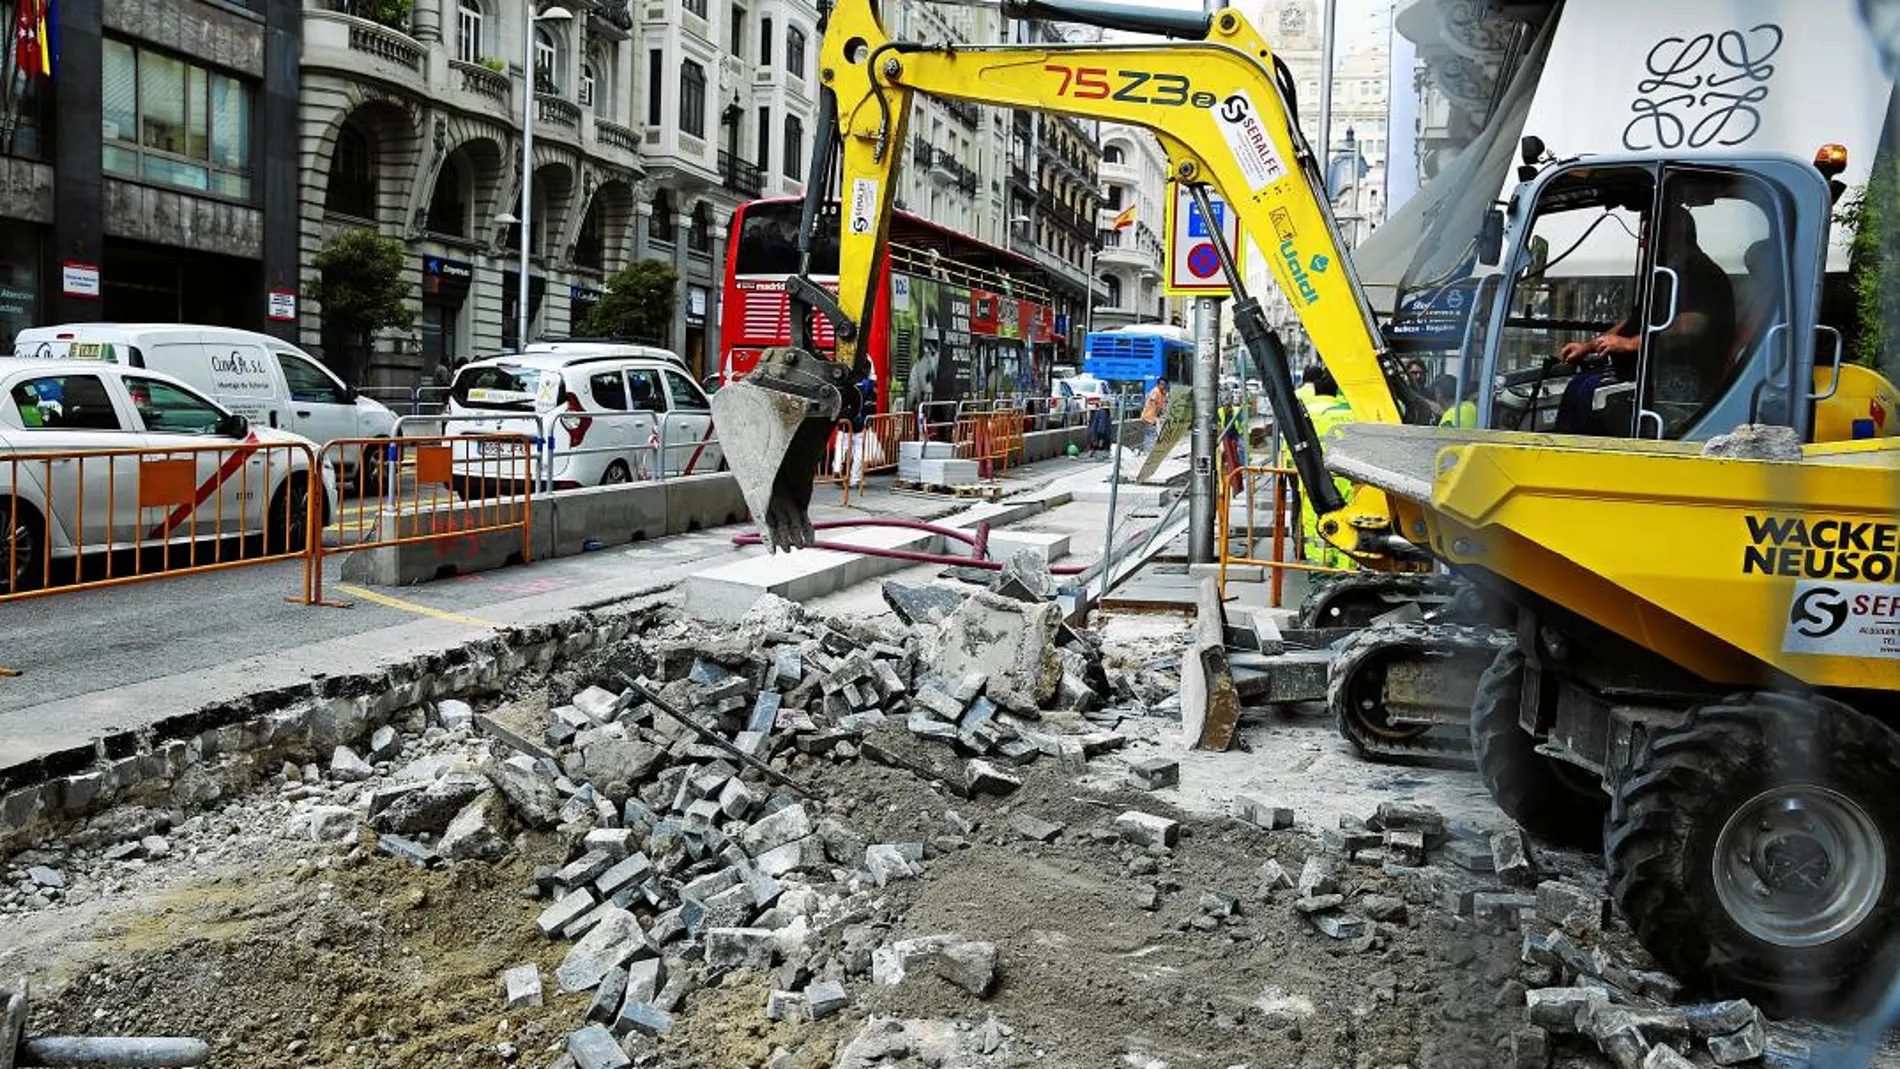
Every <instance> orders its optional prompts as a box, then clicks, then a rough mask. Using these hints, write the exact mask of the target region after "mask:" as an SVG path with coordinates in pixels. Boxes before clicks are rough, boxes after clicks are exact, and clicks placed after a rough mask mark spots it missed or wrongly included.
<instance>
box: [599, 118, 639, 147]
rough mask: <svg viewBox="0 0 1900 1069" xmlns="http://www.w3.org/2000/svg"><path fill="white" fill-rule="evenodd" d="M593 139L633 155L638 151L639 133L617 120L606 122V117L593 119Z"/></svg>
mask: <svg viewBox="0 0 1900 1069" xmlns="http://www.w3.org/2000/svg"><path fill="white" fill-rule="evenodd" d="M594 140H595V141H598V142H600V143H601V144H603V145H605V146H607V147H608V148H617V149H619V150H620V151H622V152H626V153H631V154H633V155H638V154H639V152H640V135H639V134H636V133H634V132H633V130H632V129H631V128H629V127H625V126H622V125H620V124H619V123H617V122H608V121H607V120H606V119H595V120H594Z"/></svg>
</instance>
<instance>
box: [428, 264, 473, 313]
mask: <svg viewBox="0 0 1900 1069" xmlns="http://www.w3.org/2000/svg"><path fill="white" fill-rule="evenodd" d="M474 280H475V265H474V264H471V263H469V262H467V261H466V260H445V259H443V258H442V257H440V256H424V257H423V258H422V295H423V296H424V297H443V298H447V299H448V300H449V301H450V302H454V301H456V300H458V299H460V298H461V297H463V296H464V295H466V294H467V293H468V290H469V286H470V284H472V283H473V282H474Z"/></svg>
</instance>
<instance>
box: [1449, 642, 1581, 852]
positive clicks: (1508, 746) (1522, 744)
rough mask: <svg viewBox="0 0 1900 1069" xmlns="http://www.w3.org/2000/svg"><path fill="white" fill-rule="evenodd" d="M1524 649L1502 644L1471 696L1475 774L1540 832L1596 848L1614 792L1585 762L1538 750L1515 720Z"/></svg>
mask: <svg viewBox="0 0 1900 1069" xmlns="http://www.w3.org/2000/svg"><path fill="white" fill-rule="evenodd" d="M1523 689H1524V654H1523V652H1522V651H1520V650H1519V649H1518V648H1517V647H1516V646H1511V647H1509V648H1507V649H1503V650H1500V651H1498V655H1497V657H1496V658H1494V659H1493V660H1492V661H1491V666H1490V667H1489V668H1486V669H1485V670H1484V675H1482V676H1479V677H1478V692H1477V694H1476V695H1475V696H1474V697H1473V698H1472V701H1471V750H1472V754H1473V755H1474V756H1475V757H1476V759H1477V762H1478V775H1479V776H1480V777H1481V778H1483V780H1484V785H1485V787H1486V788H1487V789H1489V790H1490V792H1491V798H1492V800H1493V801H1495V802H1497V804H1498V808H1499V809H1502V810H1504V814H1505V815H1506V816H1508V817H1510V818H1511V819H1512V820H1515V821H1517V822H1518V823H1519V824H1520V825H1522V826H1523V828H1524V830H1525V831H1527V832H1530V833H1531V834H1532V835H1535V836H1537V837H1538V838H1540V839H1547V840H1549V841H1551V842H1554V843H1561V844H1563V845H1565V846H1576V847H1581V848H1585V849H1591V850H1594V849H1596V848H1597V847H1598V846H1600V845H1602V842H1603V811H1604V810H1605V809H1607V808H1608V807H1609V799H1608V798H1606V797H1605V796H1604V794H1603V791H1602V789H1601V788H1600V787H1598V786H1597V783H1596V781H1595V780H1594V779H1593V778H1592V777H1591V776H1590V774H1589V773H1587V772H1585V771H1584V770H1583V769H1581V768H1578V767H1577V766H1575V765H1572V764H1570V763H1569V762H1566V761H1560V760H1558V759H1557V758H1555V757H1550V756H1548V755H1545V754H1541V753H1538V752H1537V740H1536V739H1534V738H1532V737H1531V735H1530V734H1529V733H1528V732H1526V731H1525V730H1524V729H1523V728H1522V727H1519V726H1518V722H1517V714H1518V707H1519V704H1520V700H1521V695H1522V694H1523Z"/></svg>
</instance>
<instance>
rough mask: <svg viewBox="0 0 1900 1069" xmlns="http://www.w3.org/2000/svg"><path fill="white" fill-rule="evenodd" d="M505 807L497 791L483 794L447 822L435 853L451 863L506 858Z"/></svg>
mask: <svg viewBox="0 0 1900 1069" xmlns="http://www.w3.org/2000/svg"><path fill="white" fill-rule="evenodd" d="M507 833H508V807H507V802H506V801H504V800H503V798H502V796H501V792H500V791H493V790H490V791H483V792H482V793H481V794H480V795H478V796H476V798H475V800H474V801H472V802H470V803H468V805H466V806H463V807H462V811H461V812H460V813H457V814H456V815H455V819H454V820H451V821H449V826H448V828H447V829H446V830H444V831H443V833H442V840H441V842H440V844H439V849H440V850H441V852H442V854H443V855H444V856H446V857H448V859H449V860H451V861H470V860H479V861H493V860H495V859H496V858H499V857H501V856H502V855H503V854H506V853H507V852H508V850H509V843H508V834H507Z"/></svg>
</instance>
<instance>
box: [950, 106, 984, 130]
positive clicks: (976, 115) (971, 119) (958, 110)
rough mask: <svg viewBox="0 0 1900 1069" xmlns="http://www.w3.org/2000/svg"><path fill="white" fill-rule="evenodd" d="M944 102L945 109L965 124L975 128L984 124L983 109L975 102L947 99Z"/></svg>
mask: <svg viewBox="0 0 1900 1069" xmlns="http://www.w3.org/2000/svg"><path fill="white" fill-rule="evenodd" d="M942 104H943V108H944V110H945V111H947V112H949V113H950V116H951V117H952V118H954V119H956V120H957V121H958V122H960V123H962V124H963V125H964V126H966V127H968V128H970V129H972V130H975V129H977V128H978V127H980V126H982V125H983V109H981V108H979V107H977V106H976V105H975V104H971V103H969V102H967V101H962V100H945V101H943V102H942Z"/></svg>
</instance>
